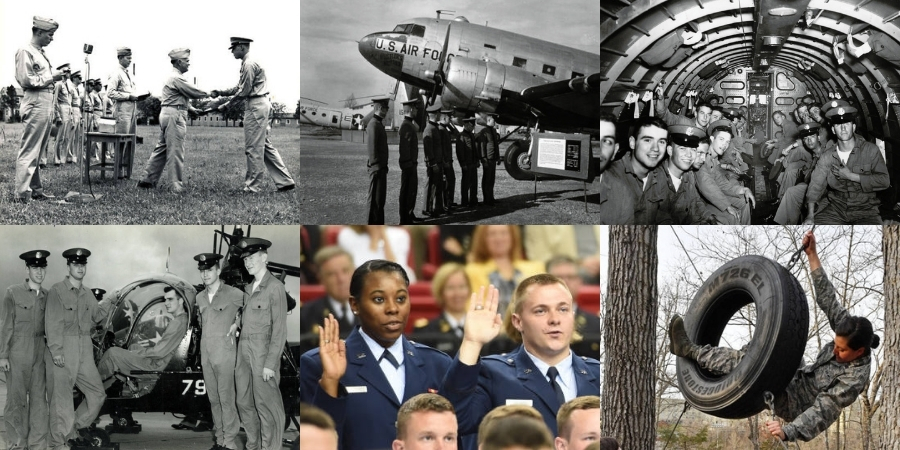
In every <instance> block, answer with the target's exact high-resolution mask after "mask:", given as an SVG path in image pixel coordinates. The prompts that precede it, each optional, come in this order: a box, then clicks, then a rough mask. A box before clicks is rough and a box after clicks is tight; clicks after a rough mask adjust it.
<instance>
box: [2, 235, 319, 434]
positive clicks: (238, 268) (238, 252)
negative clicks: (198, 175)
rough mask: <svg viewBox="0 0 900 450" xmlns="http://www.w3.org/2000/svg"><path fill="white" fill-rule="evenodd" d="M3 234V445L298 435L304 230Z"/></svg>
mask: <svg viewBox="0 0 900 450" xmlns="http://www.w3.org/2000/svg"><path fill="white" fill-rule="evenodd" d="M0 243H2V246H3V248H5V249H7V251H6V252H5V253H4V255H3V256H2V257H0V266H2V267H3V268H4V270H3V271H2V274H0V277H2V281H3V287H4V291H3V292H4V294H3V300H2V303H0V380H2V383H0V403H3V404H4V409H3V421H4V424H5V426H4V427H2V428H0V448H53V449H57V448H74V449H113V448H114V449H119V448H121V449H136V448H144V449H164V448H165V449H185V450H187V449H197V448H209V447H210V446H212V447H213V448H240V449H243V448H254V447H256V448H259V447H258V446H260V445H262V446H263V447H264V448H281V446H282V443H284V445H285V446H288V447H289V446H292V445H293V446H296V443H297V434H298V428H299V426H298V425H297V421H296V420H297V419H296V416H297V409H296V406H297V397H298V388H299V377H298V370H297V365H296V361H297V358H298V357H299V355H295V354H293V353H292V351H295V350H296V349H297V348H298V345H299V344H300V333H299V331H300V326H299V317H300V316H299V313H298V311H297V299H298V298H299V297H300V280H301V278H302V277H301V273H302V272H301V260H300V227H299V226H264V225H263V226H251V225H245V226H231V225H229V226H225V225H219V226H99V225H95V226H4V227H0ZM169 414H171V415H169ZM294 448H296V447H294Z"/></svg>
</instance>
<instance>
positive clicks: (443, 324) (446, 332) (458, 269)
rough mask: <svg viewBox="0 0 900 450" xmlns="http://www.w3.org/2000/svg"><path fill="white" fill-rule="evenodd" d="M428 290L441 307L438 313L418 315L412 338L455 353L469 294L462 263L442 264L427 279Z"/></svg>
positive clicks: (459, 342)
mask: <svg viewBox="0 0 900 450" xmlns="http://www.w3.org/2000/svg"><path fill="white" fill-rule="evenodd" d="M431 294H432V295H433V296H434V302H435V303H437V305H438V306H440V307H441V315H439V316H437V317H435V318H434V319H431V320H426V319H424V318H422V319H419V321H417V323H416V324H415V333H416V335H417V336H416V338H415V340H416V341H418V342H421V343H423V344H425V345H427V346H429V347H433V348H436V349H438V350H440V351H442V352H444V353H446V354H448V355H450V356H455V355H456V352H457V351H458V350H459V345H460V344H461V343H462V337H463V325H464V324H465V323H466V306H467V305H468V301H469V297H470V296H471V295H472V290H471V288H470V287H469V277H468V275H466V266H464V265H462V264H457V263H447V264H444V265H442V266H441V267H440V268H439V269H438V271H437V272H436V273H435V274H434V279H432V280H431Z"/></svg>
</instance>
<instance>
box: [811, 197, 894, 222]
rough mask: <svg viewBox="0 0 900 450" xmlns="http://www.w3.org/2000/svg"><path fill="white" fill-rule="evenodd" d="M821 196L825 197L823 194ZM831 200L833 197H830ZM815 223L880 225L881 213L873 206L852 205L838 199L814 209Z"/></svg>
mask: <svg viewBox="0 0 900 450" xmlns="http://www.w3.org/2000/svg"><path fill="white" fill-rule="evenodd" d="M823 197H825V196H824V195H823ZM832 200H833V198H832ZM815 221H816V223H820V224H826V225H881V224H882V222H881V215H879V214H878V208H877V207H875V206H867V207H862V208H860V207H854V206H851V205H848V204H847V203H844V202H840V201H831V203H829V204H828V206H825V207H822V208H820V209H819V210H818V211H816V217H815Z"/></svg>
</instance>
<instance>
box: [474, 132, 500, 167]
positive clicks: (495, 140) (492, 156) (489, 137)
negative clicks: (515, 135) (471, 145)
mask: <svg viewBox="0 0 900 450" xmlns="http://www.w3.org/2000/svg"><path fill="white" fill-rule="evenodd" d="M475 146H476V148H477V149H478V157H479V158H481V159H482V161H493V162H496V161H500V133H498V132H497V129H496V128H494V127H484V128H482V129H481V131H479V132H478V135H477V136H475Z"/></svg>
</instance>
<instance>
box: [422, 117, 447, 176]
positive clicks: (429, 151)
mask: <svg viewBox="0 0 900 450" xmlns="http://www.w3.org/2000/svg"><path fill="white" fill-rule="evenodd" d="M422 147H423V148H424V150H425V164H427V165H428V166H429V167H431V166H433V165H435V164H437V165H443V163H444V140H443V139H442V136H441V133H440V130H438V125H437V122H432V121H428V124H427V125H425V130H424V131H423V132H422Z"/></svg>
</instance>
